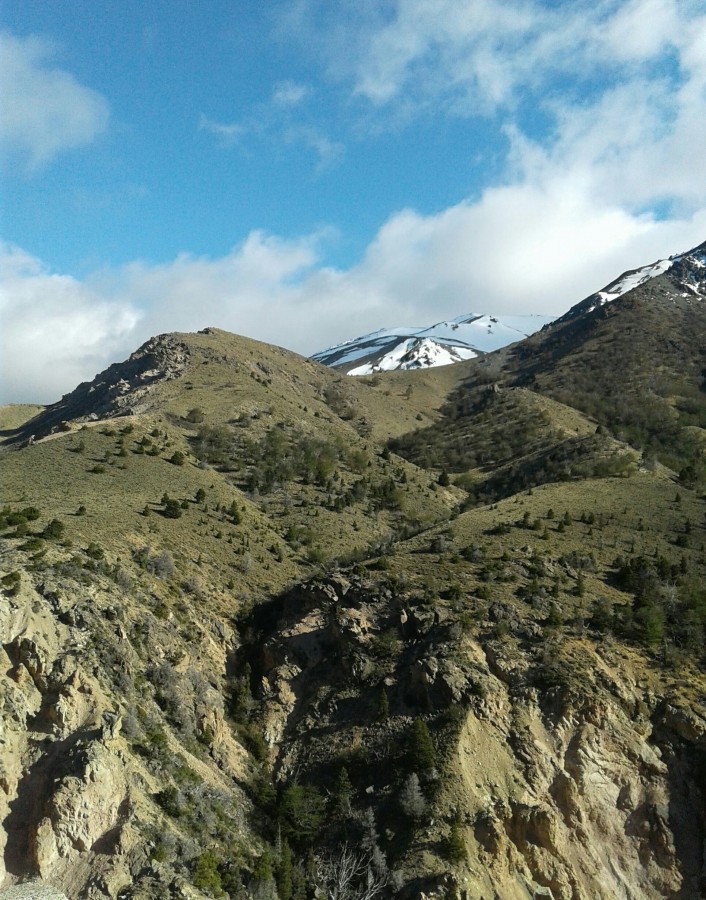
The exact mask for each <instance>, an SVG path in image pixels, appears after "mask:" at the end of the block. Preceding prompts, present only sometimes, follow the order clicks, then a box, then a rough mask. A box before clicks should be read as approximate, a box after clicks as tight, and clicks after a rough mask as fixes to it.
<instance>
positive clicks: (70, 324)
mask: <svg viewBox="0 0 706 900" xmlns="http://www.w3.org/2000/svg"><path fill="white" fill-rule="evenodd" d="M139 318H140V313H139V312H138V311H137V310H136V308H135V307H134V306H133V304H132V303H130V301H129V300H126V299H124V298H123V299H122V300H121V301H119V302H111V301H110V300H109V299H108V298H107V297H105V296H102V295H101V294H100V293H99V292H96V291H94V290H92V289H91V288H90V287H88V286H87V285H85V284H83V283H81V282H80V281H78V280H77V279H75V278H72V277H71V276H68V275H59V274H53V273H51V272H50V271H49V270H48V268H47V267H46V266H45V265H44V264H43V263H42V262H41V261H40V260H38V259H36V258H35V257H32V256H31V255H30V254H28V253H26V252H24V251H23V250H21V249H20V248H18V247H15V246H12V245H7V244H0V321H2V337H1V339H0V402H3V403H7V402H22V401H35V400H37V399H38V400H39V402H51V401H54V400H58V399H59V396H60V395H61V394H62V393H64V392H66V391H68V390H70V389H72V388H73V387H75V386H76V384H78V382H80V381H85V380H86V379H87V378H90V377H92V376H93V375H94V374H95V372H96V371H97V370H98V369H100V368H102V367H103V366H104V364H105V361H106V360H109V359H111V358H112V355H113V354H114V353H116V352H121V351H122V349H123V340H122V339H123V338H128V339H129V336H131V335H132V334H133V333H134V331H135V328H136V326H137V324H138V322H139Z"/></svg>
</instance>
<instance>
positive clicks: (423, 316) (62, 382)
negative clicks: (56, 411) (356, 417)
mask: <svg viewBox="0 0 706 900" xmlns="http://www.w3.org/2000/svg"><path fill="white" fill-rule="evenodd" d="M586 187H587V185H586V184H585V183H581V182H580V181H572V180H571V177H570V176H567V177H557V178H555V179H554V180H553V181H551V182H550V181H546V182H545V183H544V184H542V185H539V184H536V185H532V184H518V185H514V186H507V187H500V188H494V189H491V190H488V191H486V192H485V194H484V195H483V196H482V198H481V199H480V200H479V201H478V202H477V203H460V204H458V205H456V206H453V207H451V208H449V209H446V210H444V211H442V212H440V213H438V214H437V215H432V216H422V215H419V214H418V213H415V212H413V211H411V210H406V211H401V212H399V213H397V214H396V215H394V216H392V217H391V218H390V219H389V220H388V221H387V222H386V223H385V224H384V226H383V227H382V228H381V229H380V231H379V232H378V234H377V235H376V237H375V239H374V240H373V241H372V242H371V244H370V246H369V247H368V249H367V251H366V253H365V255H364V257H363V258H362V259H361V261H360V262H359V263H358V264H357V265H355V266H353V267H351V268H350V269H347V270H336V269H332V268H329V267H326V266H324V265H323V263H322V251H323V249H324V246H323V245H324V243H325V241H326V239H327V235H326V234H325V233H323V234H315V235H311V236H309V237H306V238H302V239H299V240H283V239H280V238H276V237H273V236H270V235H266V234H264V233H262V232H253V233H251V234H250V236H249V237H248V238H247V240H246V241H245V242H244V243H243V244H241V245H240V246H237V247H234V248H233V250H231V251H230V253H228V254H226V255H225V256H223V257H220V258H215V259H210V258H207V257H193V256H189V255H186V254H183V255H180V256H178V257H177V258H176V259H175V260H173V261H172V262H169V263H165V264H162V265H148V264H145V263H142V262H135V263H132V264H129V265H127V266H123V267H121V268H118V269H113V270H104V271H101V272H100V273H96V275H94V276H93V277H91V278H89V279H88V280H87V281H85V282H80V281H78V280H76V279H74V278H71V277H68V276H63V275H56V274H51V273H50V272H48V271H47V270H46V268H45V267H44V266H43V265H42V264H41V263H40V262H39V261H38V260H36V259H33V258H32V257H30V256H28V255H27V254H24V253H23V252H22V251H20V250H19V249H17V248H6V249H5V253H4V257H3V262H4V265H3V267H2V269H3V280H4V288H3V291H2V294H0V297H1V298H2V299H1V300H0V315H1V317H2V320H3V332H2V333H3V344H4V346H3V347H2V364H3V368H4V371H3V372H2V377H1V380H0V384H1V385H2V395H0V402H10V401H20V400H28V401H29V400H35V401H42V402H50V401H53V400H56V399H58V396H59V395H60V394H61V393H64V392H66V391H68V390H70V389H71V388H72V387H74V386H75V385H76V384H77V383H78V382H79V381H83V380H87V379H90V378H92V377H93V375H95V373H96V372H97V371H99V370H100V369H102V368H104V367H105V366H107V365H108V364H109V363H110V362H113V361H115V360H117V359H121V358H125V357H126V356H127V355H129V353H130V352H132V351H133V350H135V349H136V348H137V346H139V344H140V343H142V342H143V341H144V340H146V339H147V338H148V337H149V336H151V335H152V334H157V333H160V332H164V331H195V330H198V329H201V328H204V327H205V326H207V325H215V326H218V327H221V328H225V329H227V330H230V331H234V332H237V333H239V334H244V335H247V336H249V337H253V338H257V339H259V340H263V341H268V342H271V343H275V344H279V345H281V346H285V347H288V348H290V349H294V350H297V351H299V352H302V353H305V354H309V353H312V352H314V351H315V350H319V349H323V348H324V347H326V346H329V345H331V344H333V343H336V342H338V341H340V340H345V339H347V338H351V337H354V336H356V335H358V334H362V333H365V332H367V331H371V330H373V329H375V328H379V327H383V326H385V325H388V326H389V325H405V324H411V325H423V324H431V323H432V322H434V321H439V320H441V319H443V318H447V317H450V316H455V315H459V314H461V313H463V312H478V313H483V312H495V313H503V312H504V313H511V312H515V313H529V312H535V313H548V314H556V315H559V314H560V313H562V312H564V311H565V310H566V309H568V308H569V306H571V305H572V304H573V303H575V302H577V301H578V300H580V299H582V298H583V297H584V296H587V295H588V294H590V293H592V292H593V291H595V290H597V289H599V288H601V287H603V286H604V285H605V284H607V283H608V282H609V281H611V280H612V279H613V278H615V277H616V276H617V275H619V274H620V273H621V272H623V271H624V270H625V269H628V268H632V267H636V266H638V265H641V264H644V263H648V262H652V261H653V260H655V259H657V258H660V257H664V256H665V255H668V254H671V253H676V252H679V251H683V250H686V249H689V248H690V247H691V246H694V245H695V244H697V243H699V242H700V241H701V240H702V239H703V237H704V234H705V233H706V209H702V210H701V211H700V212H698V213H696V214H694V215H691V216H688V217H685V218H682V219H674V220H671V221H664V222H660V221H656V220H654V219H652V218H650V217H648V216H635V215H631V214H630V213H628V212H625V211H624V210H623V209H621V208H620V207H618V206H610V205H601V204H599V203H597V202H596V201H595V200H594V199H593V197H592V196H591V193H590V190H586Z"/></svg>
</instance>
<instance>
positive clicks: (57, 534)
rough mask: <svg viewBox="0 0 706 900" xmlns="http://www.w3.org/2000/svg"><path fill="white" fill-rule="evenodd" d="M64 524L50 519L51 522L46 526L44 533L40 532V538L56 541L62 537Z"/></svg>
mask: <svg viewBox="0 0 706 900" xmlns="http://www.w3.org/2000/svg"><path fill="white" fill-rule="evenodd" d="M65 530H66V529H65V527H64V523H63V522H62V521H60V520H59V519H52V520H51V522H49V524H48V525H47V526H46V528H45V529H44V531H42V537H45V538H48V539H49V540H53V541H58V540H60V539H61V538H62V537H63V536H64V531H65Z"/></svg>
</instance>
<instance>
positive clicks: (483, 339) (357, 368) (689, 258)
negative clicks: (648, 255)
mask: <svg viewBox="0 0 706 900" xmlns="http://www.w3.org/2000/svg"><path fill="white" fill-rule="evenodd" d="M672 269H674V270H675V271H674V273H673V274H674V275H675V277H676V278H677V280H678V281H679V283H680V284H681V286H682V288H683V291H682V292H681V293H682V296H683V297H689V296H692V297H697V298H700V297H702V296H703V294H702V288H701V281H702V279H701V278H700V274H701V272H700V270H701V269H706V244H700V245H699V246H697V247H695V248H693V249H692V250H689V251H687V252H686V253H679V254H674V255H673V256H669V257H667V258H665V259H659V260H657V261H656V262H652V263H649V264H647V265H644V266H640V267H639V268H637V269H628V270H627V271H626V272H623V273H622V274H621V275H619V276H618V278H616V279H615V280H614V281H611V282H610V283H609V284H608V285H606V286H605V287H604V288H602V289H601V290H599V291H596V292H595V293H593V294H590V295H589V296H588V297H586V298H585V299H584V300H581V301H580V302H579V303H577V304H575V305H574V306H572V307H571V308H570V309H569V310H568V311H567V312H566V313H564V314H563V315H561V316H559V317H554V316H542V315H526V316H493V315H476V314H473V313H470V314H469V313H466V314H464V315H461V316H458V317H457V318H455V319H449V320H446V321H442V322H437V323H435V324H434V325H430V326H427V327H416V326H407V327H399V328H381V329H379V330H378V331H373V332H370V333H369V334H364V335H361V336H360V337H356V338H353V339H351V340H349V341H343V342H342V343H340V344H336V345H335V346H333V347H329V348H327V349H326V350H320V351H318V352H317V353H314V354H313V356H312V357H311V358H312V359H315V360H316V361H317V362H321V363H324V365H327V366H331V367H332V368H335V369H339V370H341V371H343V372H345V373H346V374H348V375H371V374H373V373H375V372H383V371H391V370H394V369H427V368H433V367H436V366H447V365H450V364H451V363H456V362H461V361H462V360H467V359H474V358H476V357H478V356H483V355H484V354H486V353H492V352H493V351H494V350H499V349H501V348H502V347H506V346H508V345H510V344H514V343H516V342H517V341H521V340H523V339H524V338H526V337H530V336H531V335H533V334H536V333H537V332H538V331H541V329H542V328H544V326H545V325H549V324H550V323H552V322H554V321H556V322H564V321H567V320H570V319H574V318H575V317H576V316H578V315H581V314H584V313H589V312H592V311H593V310H594V309H596V308H598V307H602V306H605V305H606V304H607V303H611V302H613V301H614V300H617V299H618V298H620V297H622V296H624V295H625V294H628V293H630V292H631V291H633V290H635V289H636V288H639V287H642V286H644V285H646V284H647V283H648V282H649V281H652V279H654V278H658V277H659V276H660V275H664V274H665V273H667V272H669V271H670V270H672Z"/></svg>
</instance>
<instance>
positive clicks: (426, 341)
mask: <svg viewBox="0 0 706 900" xmlns="http://www.w3.org/2000/svg"><path fill="white" fill-rule="evenodd" d="M551 321H552V317H551V316H491V315H476V314H473V313H466V314H464V315H461V316H458V317H457V318H455V319H450V320H446V321H443V322H437V323H435V324H434V325H429V326H424V327H417V326H408V327H400V328H382V329H380V330H378V331H373V332H371V333H370V334H364V335H361V336H360V337H357V338H353V339H352V340H350V341H344V342H343V343H341V344H336V345H335V346H334V347H329V348H328V349H326V350H321V351H319V352H318V353H315V354H314V355H313V356H312V359H315V360H316V361H317V362H321V363H324V364H325V365H328V366H332V367H333V368H335V369H340V370H342V371H344V372H346V373H347V374H348V375H371V374H372V373H374V372H383V371H390V370H393V369H426V368H432V367H435V366H446V365H449V364H450V363H455V362H460V361H461V360H465V359H473V358H474V357H476V356H482V355H483V354H485V353H491V352H492V351H493V350H498V349H500V348H501V347H506V346H507V345H508V344H514V343H515V342H516V341H520V340H522V339H523V338H525V337H528V336H529V335H531V334H534V333H535V332H536V331H539V330H540V328H542V327H543V326H544V325H547V324H548V323H549V322H551Z"/></svg>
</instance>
